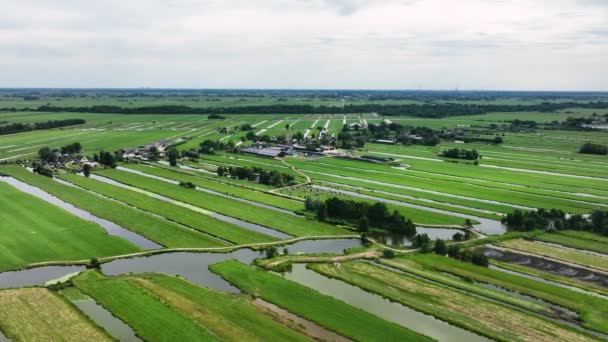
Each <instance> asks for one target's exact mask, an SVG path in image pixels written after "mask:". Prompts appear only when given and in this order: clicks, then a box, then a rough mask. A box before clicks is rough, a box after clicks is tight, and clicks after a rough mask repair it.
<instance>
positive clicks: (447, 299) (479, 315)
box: [309, 262, 593, 341]
mask: <svg viewBox="0 0 608 342" xmlns="http://www.w3.org/2000/svg"><path fill="white" fill-rule="evenodd" d="M309 268H311V269H312V270H314V271H316V272H319V273H321V274H323V275H326V276H329V277H332V278H337V279H340V280H343V281H346V282H348V283H350V284H353V285H355V286H359V287H361V288H363V289H365V290H367V291H371V292H374V293H377V294H380V295H382V296H383V297H386V298H390V299H391V300H394V301H397V302H399V303H402V304H404V305H406V306H409V307H412V308H414V309H416V310H419V311H422V312H425V313H427V314H431V315H433V316H435V317H437V318H440V319H442V320H444V321H447V322H450V323H452V324H455V325H458V326H461V327H464V328H466V329H468V330H471V331H474V332H476V333H478V334H481V335H484V336H488V337H490V338H492V339H495V340H499V341H540V340H549V339H557V340H572V341H592V340H593V339H592V338H590V337H588V336H586V335H582V334H579V333H577V332H574V331H571V330H570V329H567V328H565V327H560V326H558V325H555V324H553V323H550V322H548V321H544V320H542V319H539V318H537V317H535V316H532V315H527V314H523V313H522V312H520V311H517V310H513V309H510V308H507V307H505V306H501V305H498V304H495V303H490V302H487V301H484V300H480V299H478V298H476V297H473V296H469V295H466V294H463V293H461V292H458V291H453V290H450V289H448V288H445V287H443V286H438V285H434V284H432V283H430V282H426V281H423V280H420V279H417V278H414V277H410V276H407V275H402V274H398V273H395V272H391V271H388V270H385V269H382V268H379V267H376V266H373V265H370V264H366V263H359V262H348V263H343V264H342V265H341V266H340V267H336V266H334V265H331V264H311V265H310V266H309Z"/></svg>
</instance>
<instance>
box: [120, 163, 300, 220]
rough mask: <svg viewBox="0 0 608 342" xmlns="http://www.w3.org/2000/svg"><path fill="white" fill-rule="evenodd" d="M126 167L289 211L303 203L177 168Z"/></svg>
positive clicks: (298, 208)
mask: <svg viewBox="0 0 608 342" xmlns="http://www.w3.org/2000/svg"><path fill="white" fill-rule="evenodd" d="M127 167H128V168H131V169H134V170H138V171H141V172H145V173H148V174H151V175H156V176H160V177H163V178H168V179H172V180H176V181H180V182H191V183H193V184H194V185H196V186H199V187H201V188H204V189H208V190H212V191H216V192H219V193H223V194H226V195H230V196H234V197H238V198H244V199H246V200H250V201H254V202H259V203H263V204H267V205H270V206H273V207H277V208H281V209H286V210H290V211H301V210H302V209H303V208H304V204H303V203H302V202H300V201H294V200H292V199H287V198H283V197H279V196H275V195H271V194H268V193H265V192H260V191H255V190H251V189H248V188H245V187H239V186H235V185H231V184H222V183H216V182H212V181H209V180H207V179H204V178H202V177H198V175H196V174H184V173H182V172H181V171H179V169H177V170H174V171H177V172H172V171H168V170H167V169H161V168H156V167H148V166H142V165H137V164H134V165H128V166H127Z"/></svg>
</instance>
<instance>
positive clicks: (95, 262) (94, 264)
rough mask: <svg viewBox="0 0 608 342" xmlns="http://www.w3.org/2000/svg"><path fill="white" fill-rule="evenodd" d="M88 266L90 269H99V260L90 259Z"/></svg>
mask: <svg viewBox="0 0 608 342" xmlns="http://www.w3.org/2000/svg"><path fill="white" fill-rule="evenodd" d="M89 265H91V268H99V265H100V264H99V260H97V258H91V261H90V262H89Z"/></svg>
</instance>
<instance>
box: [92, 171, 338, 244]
mask: <svg viewBox="0 0 608 342" xmlns="http://www.w3.org/2000/svg"><path fill="white" fill-rule="evenodd" d="M97 173H99V174H100V175H102V176H105V177H108V178H112V179H114V180H116V181H118V182H121V183H125V184H128V185H131V186H134V187H137V188H141V189H144V190H148V191H151V192H154V193H157V194H160V195H163V196H166V197H170V198H173V199H175V200H178V201H181V202H185V203H188V204H191V205H194V206H197V207H199V208H203V209H207V210H210V211H213V212H216V213H220V214H223V215H226V216H231V217H234V218H237V219H240V220H243V221H247V222H251V223H255V224H259V225H261V226H264V227H268V228H272V229H275V230H278V231H281V232H284V233H287V234H290V235H294V236H310V235H341V234H347V233H348V231H346V230H344V229H341V228H338V227H334V226H331V225H329V224H326V223H322V222H318V221H315V220H309V219H306V218H302V217H296V216H292V215H287V214H283V213H280V212H276V211H274V210H271V209H265V208H260V207H256V206H254V205H251V204H247V203H243V202H239V201H236V200H233V199H230V198H224V197H221V196H217V195H213V194H209V193H205V192H202V191H196V190H193V189H185V188H183V187H180V186H177V185H173V184H169V183H166V182H162V181H158V180H155V179H152V178H149V177H146V176H141V175H136V174H133V173H128V172H125V171H120V170H109V169H106V170H101V171H98V172H97Z"/></svg>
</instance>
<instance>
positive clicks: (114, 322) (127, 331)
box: [0, 298, 142, 342]
mask: <svg viewBox="0 0 608 342" xmlns="http://www.w3.org/2000/svg"><path fill="white" fill-rule="evenodd" d="M72 303H73V304H74V305H76V306H77V307H78V309H80V311H82V312H84V314H85V315H87V316H88V317H89V318H90V319H92V320H93V321H94V322H95V323H97V325H99V326H100V327H102V328H103V329H105V330H106V331H107V332H108V334H110V335H111V336H112V337H114V338H115V339H116V340H118V341H121V342H141V341H142V340H141V339H140V338H139V337H137V336H136V335H135V332H134V331H133V329H131V327H130V326H128V325H127V324H126V323H125V322H123V321H121V320H120V319H118V318H116V317H114V315H112V313H111V312H110V311H108V310H107V309H106V308H104V307H103V306H101V305H99V304H97V302H95V300H94V299H92V298H89V299H85V300H76V301H73V302H72ZM0 341H1V340H0Z"/></svg>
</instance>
